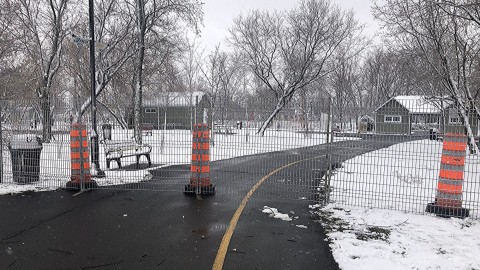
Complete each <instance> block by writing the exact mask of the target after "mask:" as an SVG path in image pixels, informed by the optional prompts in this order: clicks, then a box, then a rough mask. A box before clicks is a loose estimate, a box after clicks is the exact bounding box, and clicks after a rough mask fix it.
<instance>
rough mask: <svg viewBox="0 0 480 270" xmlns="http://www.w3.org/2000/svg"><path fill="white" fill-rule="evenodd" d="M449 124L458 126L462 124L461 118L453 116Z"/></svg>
mask: <svg viewBox="0 0 480 270" xmlns="http://www.w3.org/2000/svg"><path fill="white" fill-rule="evenodd" d="M448 123H449V124H450V125H458V124H460V118H459V117H458V116H456V115H455V116H454V115H451V116H450V117H449V119H448Z"/></svg>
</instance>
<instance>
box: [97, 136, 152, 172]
mask: <svg viewBox="0 0 480 270" xmlns="http://www.w3.org/2000/svg"><path fill="white" fill-rule="evenodd" d="M103 145H104V147H105V157H106V159H107V168H108V169H110V162H111V161H112V160H114V161H116V162H117V165H118V168H121V167H122V163H121V161H120V159H121V158H125V157H133V156H135V157H136V162H137V163H136V168H138V164H139V162H140V157H141V156H145V157H146V158H147V161H148V166H151V165H152V162H151V160H150V152H152V146H150V145H149V144H138V143H136V142H135V141H133V140H128V141H110V140H104V141H103Z"/></svg>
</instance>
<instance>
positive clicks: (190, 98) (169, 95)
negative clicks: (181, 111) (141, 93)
mask: <svg viewBox="0 0 480 270" xmlns="http://www.w3.org/2000/svg"><path fill="white" fill-rule="evenodd" d="M203 96H205V93H204V92H202V91H194V92H166V93H160V94H157V95H156V96H155V97H153V98H145V99H144V101H143V106H152V107H189V106H195V103H196V102H197V100H198V102H200V101H201V100H202V98H203Z"/></svg>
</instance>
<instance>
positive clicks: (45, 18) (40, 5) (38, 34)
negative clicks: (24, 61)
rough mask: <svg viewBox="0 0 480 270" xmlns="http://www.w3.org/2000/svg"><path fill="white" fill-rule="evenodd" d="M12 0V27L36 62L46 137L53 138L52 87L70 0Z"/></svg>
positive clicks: (58, 64)
mask: <svg viewBox="0 0 480 270" xmlns="http://www.w3.org/2000/svg"><path fill="white" fill-rule="evenodd" d="M5 1H8V0H5ZM10 3H11V4H10V6H11V7H13V8H14V10H13V12H14V14H15V19H14V20H12V22H11V24H10V27H11V29H12V30H11V31H12V32H14V33H15V37H16V38H17V39H18V41H19V42H20V43H21V47H22V48H21V49H22V52H23V55H24V56H25V57H26V58H28V59H30V61H29V63H30V64H32V65H34V74H35V75H34V76H35V77H36V78H37V79H36V82H37V84H36V87H35V92H36V95H37V97H38V98H39V100H40V107H41V111H42V114H41V115H42V126H43V132H42V135H43V140H44V141H50V139H51V137H52V124H53V122H52V108H51V97H52V91H53V90H52V89H53V88H54V83H55V78H56V75H57V74H58V72H59V69H60V67H61V61H62V59H61V58H62V55H63V41H64V39H65V36H66V29H67V26H66V21H67V18H66V14H67V3H68V0H50V1H28V0H18V1H14V2H10Z"/></svg>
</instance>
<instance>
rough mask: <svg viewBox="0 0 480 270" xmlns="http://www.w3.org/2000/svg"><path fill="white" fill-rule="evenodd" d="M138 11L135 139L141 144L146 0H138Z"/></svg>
mask: <svg viewBox="0 0 480 270" xmlns="http://www.w3.org/2000/svg"><path fill="white" fill-rule="evenodd" d="M136 8H137V10H136V12H137V27H138V37H137V38H138V40H137V59H136V60H137V61H136V67H135V75H134V76H135V80H134V81H135V84H134V91H133V92H134V94H133V106H134V108H133V124H134V126H133V128H134V136H135V141H136V142H137V143H139V144H141V143H142V131H141V129H140V125H141V117H142V115H141V110H142V95H143V89H142V88H143V85H142V82H143V60H144V57H145V32H146V20H145V3H144V0H137V1H136Z"/></svg>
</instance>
